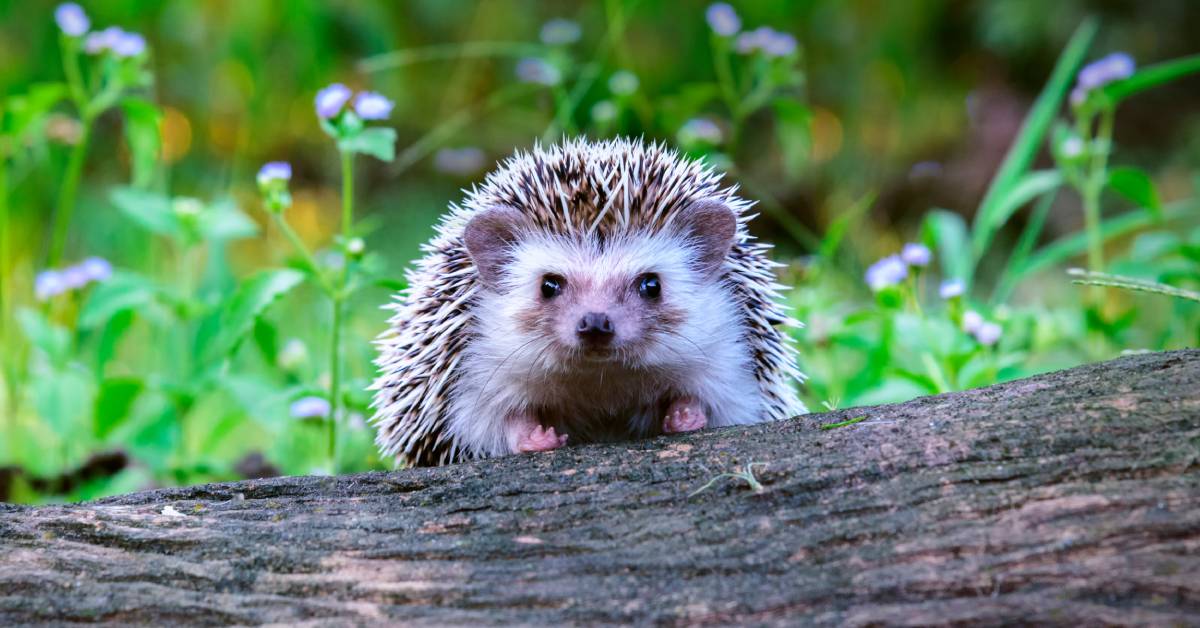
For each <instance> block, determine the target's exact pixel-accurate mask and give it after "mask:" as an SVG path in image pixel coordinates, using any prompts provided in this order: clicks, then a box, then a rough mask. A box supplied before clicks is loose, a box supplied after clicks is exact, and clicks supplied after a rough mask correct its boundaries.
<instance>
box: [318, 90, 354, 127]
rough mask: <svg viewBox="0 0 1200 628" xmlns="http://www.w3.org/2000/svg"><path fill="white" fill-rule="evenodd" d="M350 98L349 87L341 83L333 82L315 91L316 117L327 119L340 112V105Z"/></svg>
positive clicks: (342, 105)
mask: <svg viewBox="0 0 1200 628" xmlns="http://www.w3.org/2000/svg"><path fill="white" fill-rule="evenodd" d="M349 100H350V88H349V87H346V86H345V85H342V84H341V83H334V84H332V85H330V86H328V87H326V88H325V89H322V90H321V91H319V92H317V98H316V109H317V117H319V118H323V119H329V118H333V117H335V116H337V114H339V113H341V112H342V107H344V106H345V105H346V102H347V101H349Z"/></svg>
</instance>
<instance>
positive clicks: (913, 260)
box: [900, 242, 933, 266]
mask: <svg viewBox="0 0 1200 628" xmlns="http://www.w3.org/2000/svg"><path fill="white" fill-rule="evenodd" d="M900 259H902V260H904V263H905V264H908V265H909V266H928V265H929V261H930V260H932V259H933V253H931V252H930V251H929V247H927V246H925V245H924V244H917V243H916V242H909V243H908V244H905V245H904V248H903V249H901V250H900Z"/></svg>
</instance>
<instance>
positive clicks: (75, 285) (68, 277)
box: [59, 266, 88, 290]
mask: <svg viewBox="0 0 1200 628" xmlns="http://www.w3.org/2000/svg"><path fill="white" fill-rule="evenodd" d="M59 276H60V277H62V282H63V285H64V286H66V288H67V290H78V289H80V288H82V287H84V286H86V285H88V275H87V272H85V271H84V270H83V267H82V266H69V267H67V268H64V269H63V271H62V272H61V273H59Z"/></svg>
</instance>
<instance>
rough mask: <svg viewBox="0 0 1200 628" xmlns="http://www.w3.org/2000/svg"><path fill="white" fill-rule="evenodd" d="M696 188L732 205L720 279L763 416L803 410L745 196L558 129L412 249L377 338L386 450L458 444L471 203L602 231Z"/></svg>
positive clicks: (419, 454)
mask: <svg viewBox="0 0 1200 628" xmlns="http://www.w3.org/2000/svg"><path fill="white" fill-rule="evenodd" d="M701 200H714V201H719V202H722V203H724V204H725V205H726V206H728V207H729V209H730V210H732V211H733V212H734V214H735V215H736V216H737V217H738V234H737V238H736V242H735V244H734V247H733V250H732V251H731V252H730V255H729V257H728V258H727V260H726V262H727V264H726V265H727V268H728V270H729V272H728V277H727V279H728V281H729V283H730V284H731V286H732V288H733V290H734V292H735V296H736V298H737V300H738V301H739V302H740V303H741V304H742V305H743V307H744V310H745V313H746V319H745V320H746V327H747V337H746V342H747V344H748V345H749V349H750V351H751V354H752V356H753V358H754V363H755V377H756V379H757V380H758V382H759V388H760V394H761V395H762V396H763V399H764V400H765V404H766V408H765V409H764V412H766V413H767V414H768V415H769V417H770V418H771V419H779V418H786V417H788V416H791V415H793V414H796V413H799V412H803V411H804V406H803V404H801V403H800V401H799V399H798V398H797V397H796V391H795V388H794V382H796V381H797V380H799V379H800V378H801V377H802V376H801V374H800V373H799V372H798V371H797V369H796V365H795V350H794V349H793V348H792V346H791V344H790V343H791V341H790V338H788V337H787V335H786V334H784V333H783V332H781V331H780V330H779V329H777V328H776V327H775V326H776V325H780V324H795V321H792V320H791V319H790V318H789V317H788V316H787V315H786V313H785V311H784V310H783V308H782V306H781V305H780V303H779V290H780V289H781V286H779V285H778V284H776V283H775V281H774V277H773V272H772V270H773V268H774V267H775V266H776V265H775V264H774V263H772V262H771V261H770V260H769V259H768V258H767V256H766V251H767V248H768V247H767V246H766V245H763V244H759V243H755V242H752V241H751V238H750V237H749V236H748V234H747V233H746V230H745V226H744V224H745V222H746V221H747V220H748V219H749V216H748V215H747V214H746V210H747V209H748V208H749V207H750V203H748V202H746V201H745V200H743V199H741V198H739V197H738V196H737V195H736V192H735V189H734V188H725V187H722V185H721V175H720V174H719V173H716V172H714V171H713V170H712V169H711V168H708V167H706V166H704V165H703V164H702V163H700V162H697V161H692V160H689V159H686V158H681V157H680V156H679V155H678V154H677V153H676V152H674V151H673V150H670V149H668V148H666V147H664V146H662V145H660V144H646V143H644V142H641V141H634V140H628V139H612V140H606V141H601V142H588V141H586V140H583V139H576V140H568V141H565V142H564V143H563V144H561V145H557V146H552V147H549V148H540V147H536V146H535V147H534V149H533V150H532V151H529V152H525V153H522V152H517V153H516V154H515V155H514V156H512V157H510V158H509V159H507V160H505V161H504V162H503V163H501V164H500V166H499V167H498V168H497V169H496V170H495V171H494V172H492V173H491V174H489V175H488V176H487V178H486V180H485V181H484V183H483V184H482V185H481V186H479V187H477V188H474V189H472V190H471V191H470V192H468V194H467V197H466V199H465V201H464V202H463V204H462V206H461V207H460V206H456V205H451V211H450V213H448V214H447V215H446V216H445V217H444V218H443V220H442V222H441V223H440V224H439V225H438V227H437V234H436V235H435V236H434V238H433V239H432V240H430V242H429V243H428V244H427V245H425V246H424V247H423V248H422V250H423V251H424V253H425V256H424V257H423V258H422V259H421V260H419V261H418V263H417V264H416V267H415V268H414V269H413V270H411V271H410V272H409V273H408V280H409V287H408V289H407V290H406V291H405V292H404V294H403V295H402V299H401V300H400V301H398V302H395V303H393V304H392V306H391V307H392V309H394V310H395V312H396V313H395V315H394V316H393V317H392V318H391V320H390V321H389V323H390V325H391V328H390V329H389V330H388V331H387V332H385V333H384V334H383V335H382V336H381V337H380V339H379V341H378V344H379V346H380V356H379V359H378V360H377V364H378V366H379V367H380V375H379V377H378V379H377V380H376V381H375V384H374V386H373V388H374V389H375V390H376V394H375V400H374V403H373V407H375V409H376V414H375V417H374V418H373V422H374V424H375V425H376V427H377V429H378V434H377V437H376V442H377V444H378V445H379V447H380V449H381V451H382V452H384V453H385V454H386V455H396V456H402V457H403V458H404V459H405V460H406V461H407V462H408V463H409V464H416V465H433V464H445V463H448V462H452V461H455V460H459V459H461V458H463V457H464V456H465V455H466V454H467V453H468V452H463V451H461V450H460V449H459V447H458V444H457V443H455V442H453V440H452V438H451V437H450V436H449V433H448V431H447V430H446V429H444V428H445V425H446V422H447V420H448V416H447V412H448V409H449V405H450V404H449V399H450V396H451V395H452V394H453V389H454V384H455V381H456V380H455V378H456V377H457V372H458V371H457V370H456V367H457V366H458V364H459V361H460V360H461V358H462V356H463V355H464V353H465V349H466V347H467V345H468V343H469V342H470V333H471V332H470V326H469V323H470V320H471V316H472V315H471V308H472V304H473V299H474V295H475V292H476V290H477V289H478V287H477V281H478V277H477V275H476V273H475V268H474V265H473V263H472V262H471V259H470V256H469V255H468V254H467V251H466V248H465V245H464V244H463V237H462V236H463V230H464V229H465V228H466V225H467V223H468V222H469V221H470V220H471V218H472V217H474V216H475V214H476V213H478V212H481V211H486V210H488V209H491V208H494V207H500V206H507V207H511V208H514V209H517V210H520V211H522V212H524V213H525V214H526V215H527V216H528V217H529V218H530V220H531V222H532V223H533V224H534V225H536V226H537V227H539V228H541V229H544V230H546V231H548V232H551V233H562V234H567V235H575V236H581V235H585V234H591V235H596V236H600V237H607V236H610V235H613V234H618V233H628V232H630V231H635V230H636V231H648V232H652V233H653V232H657V231H659V230H660V229H661V228H662V227H664V226H665V225H667V224H668V222H669V221H670V220H671V218H672V217H673V216H674V215H675V214H676V213H677V212H678V211H679V210H680V209H682V208H684V207H687V206H688V205H689V204H691V203H695V202H698V201H701Z"/></svg>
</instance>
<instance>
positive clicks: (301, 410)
mask: <svg viewBox="0 0 1200 628" xmlns="http://www.w3.org/2000/svg"><path fill="white" fill-rule="evenodd" d="M289 410H290V412H291V414H292V418H294V419H317V418H321V417H325V416H329V401H327V400H326V399H325V398H324V397H301V398H300V399H297V400H295V401H293V402H292V405H291V408H289Z"/></svg>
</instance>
